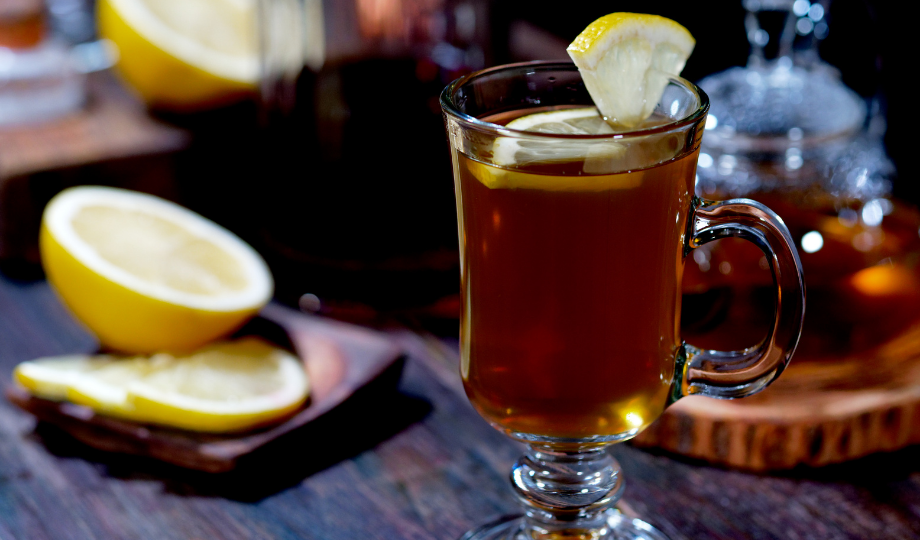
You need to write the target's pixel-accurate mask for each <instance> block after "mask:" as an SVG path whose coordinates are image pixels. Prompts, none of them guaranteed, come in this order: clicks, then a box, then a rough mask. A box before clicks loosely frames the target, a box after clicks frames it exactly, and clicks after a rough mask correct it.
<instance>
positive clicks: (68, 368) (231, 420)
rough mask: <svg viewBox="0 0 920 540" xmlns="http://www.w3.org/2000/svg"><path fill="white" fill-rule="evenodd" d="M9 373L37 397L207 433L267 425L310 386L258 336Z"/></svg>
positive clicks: (40, 364) (46, 361) (39, 363)
mask: <svg viewBox="0 0 920 540" xmlns="http://www.w3.org/2000/svg"><path fill="white" fill-rule="evenodd" d="M13 376H14V379H15V380H16V381H17V382H18V383H19V384H21V385H22V386H24V387H25V388H26V389H27V390H29V392H31V393H32V394H33V395H36V396H39V397H43V398H46V399H53V400H64V399H66V400H68V401H71V402H73V403H78V404H81V405H86V406H88V407H91V408H93V409H94V410H96V411H98V412H100V413H103V414H108V415H112V416H117V417H121V418H125V419H128V420H132V421H135V422H141V423H148V424H159V425H164V426H170V427H177V428H182V429H188V430H194V431H206V432H226V431H238V430H244V429H249V428H252V427H255V426H259V425H263V424H267V423H270V422H272V421H274V420H276V419H278V418H279V417H283V416H285V415H287V414H289V413H291V412H293V411H295V410H296V409H298V408H299V407H300V406H301V405H302V404H303V403H304V401H305V400H306V398H307V395H308V393H309V387H310V386H309V379H308V378H307V375H306V373H305V371H304V369H303V365H302V364H301V362H300V360H299V359H298V358H296V357H295V356H293V355H291V354H290V353H288V352H287V351H284V350H282V349H279V348H277V347H274V346H272V345H269V344H268V343H265V342H263V341H261V340H259V339H255V338H245V339H241V340H238V341H234V342H224V343H217V344H212V345H209V346H207V347H204V348H202V349H200V350H198V351H196V352H194V353H191V354H188V355H183V356H174V355H171V354H166V353H158V354H155V355H153V356H142V357H133V358H132V357H118V356H110V355H99V356H81V355H73V356H66V357H55V358H40V359H37V360H33V361H31V362H23V363H21V364H19V365H18V366H16V369H15V370H14V372H13Z"/></svg>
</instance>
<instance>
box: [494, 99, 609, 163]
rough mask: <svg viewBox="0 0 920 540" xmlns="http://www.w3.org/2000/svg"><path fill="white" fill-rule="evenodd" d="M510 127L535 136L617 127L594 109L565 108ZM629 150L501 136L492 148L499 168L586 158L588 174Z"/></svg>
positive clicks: (526, 118)
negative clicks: (501, 166) (608, 122)
mask: <svg viewBox="0 0 920 540" xmlns="http://www.w3.org/2000/svg"><path fill="white" fill-rule="evenodd" d="M506 127H509V128H511V129H517V130H520V131H531V132H535V133H552V134H562V135H602V134H613V133H614V131H613V128H612V127H610V125H609V124H607V122H605V121H604V119H603V118H602V117H601V116H600V115H599V114H598V112H597V109H596V108H594V107H581V108H577V109H561V110H558V111H549V112H542V113H535V114H528V115H527V116H522V117H520V118H516V119H514V120H512V121H511V122H508V124H507V125H506ZM624 150H625V149H624V148H623V146H622V145H620V144H617V143H616V142H613V141H598V142H586V141H582V140H578V141H566V140H563V139H547V140H541V139H538V138H533V139H527V138H516V137H499V138H498V139H496V140H495V143H494V144H493V145H492V159H493V161H494V162H495V164H496V165H503V166H509V165H524V164H527V163H533V162H552V161H569V160H573V159H579V158H583V159H585V172H589V173H590V172H593V171H592V169H600V167H598V165H600V164H599V163H597V162H598V161H603V160H607V159H610V158H615V157H618V156H621V155H622V154H623V151H624Z"/></svg>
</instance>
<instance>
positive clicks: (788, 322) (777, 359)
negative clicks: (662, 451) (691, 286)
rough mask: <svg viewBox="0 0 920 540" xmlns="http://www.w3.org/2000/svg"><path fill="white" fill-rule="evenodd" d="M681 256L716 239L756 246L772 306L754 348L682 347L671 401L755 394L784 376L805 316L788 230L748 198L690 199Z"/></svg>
mask: <svg viewBox="0 0 920 540" xmlns="http://www.w3.org/2000/svg"><path fill="white" fill-rule="evenodd" d="M687 236H688V241H687V247H686V252H685V254H686V253H689V252H690V250H692V249H694V248H697V247H699V246H701V245H703V244H707V243H709V242H712V241H714V240H718V239H720V238H729V237H734V238H743V239H745V240H748V241H750V242H753V243H754V244H756V245H757V246H758V247H759V248H760V249H761V251H763V254H764V256H765V257H766V258H767V262H768V263H769V265H770V271H771V273H772V274H773V285H774V287H775V289H776V304H775V306H774V312H773V325H772V326H771V328H770V330H769V332H768V333H767V336H766V337H765V338H764V340H763V341H761V342H760V344H759V345H756V346H754V347H750V348H747V349H742V350H738V351H714V350H701V349H698V348H696V347H694V346H692V345H689V344H687V343H684V344H683V346H682V347H681V350H680V352H679V353H678V355H677V359H676V362H677V365H676V369H675V376H674V382H673V384H672V386H671V403H673V402H675V401H677V400H678V399H680V398H682V397H684V396H689V395H694V394H698V395H702V396H710V397H715V398H722V399H734V398H741V397H745V396H749V395H751V394H756V393H757V392H759V391H761V390H763V389H764V388H766V387H767V385H769V384H770V383H771V382H773V381H774V380H775V379H776V378H777V377H779V374H780V373H782V372H783V370H784V369H785V368H786V366H787V365H788V364H789V360H790V359H791V358H792V353H793V352H795V348H796V345H798V342H799V335H800V334H801V332H802V321H803V318H804V315H805V281H804V278H803V276H802V262H801V261H800V260H799V254H798V251H796V249H795V243H794V242H793V240H792V235H790V234H789V229H787V228H786V225H785V224H784V223H783V220H782V219H780V217H779V216H778V215H776V213H775V212H773V211H772V210H770V209H769V208H767V207H766V206H764V205H762V204H760V203H759V202H757V201H752V200H750V199H731V200H727V201H722V202H713V201H706V200H702V199H699V198H696V197H694V200H693V208H692V210H691V218H690V223H689V231H688V235H687Z"/></svg>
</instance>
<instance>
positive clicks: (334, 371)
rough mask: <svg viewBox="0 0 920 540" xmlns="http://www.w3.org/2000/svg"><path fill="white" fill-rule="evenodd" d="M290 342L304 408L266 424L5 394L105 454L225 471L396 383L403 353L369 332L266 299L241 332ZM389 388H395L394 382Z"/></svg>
mask: <svg viewBox="0 0 920 540" xmlns="http://www.w3.org/2000/svg"><path fill="white" fill-rule="evenodd" d="M243 333H244V334H257V335H260V336H263V337H266V338H268V339H271V340H272V341H275V342H277V343H279V344H281V345H286V346H288V347H289V348H292V349H293V350H294V352H296V353H297V355H298V356H299V357H300V358H301V359H302V360H303V362H304V366H305V368H306V370H307V373H308V375H309V377H310V384H311V391H310V398H309V400H308V402H307V403H306V404H305V405H304V407H303V408H301V409H300V410H298V411H297V412H295V413H294V414H293V415H291V416H290V417H288V418H286V419H285V420H283V421H281V422H280V423H277V424H274V425H272V426H269V427H266V428H263V429H259V430H254V431H249V432H244V433H236V434H204V433H195V432H190V431H184V430H178V429H169V428H165V427H160V426H150V425H141V424H137V423H133V422H129V421H125V420H120V419H117V418H112V417H108V416H105V415H101V414H96V413H95V412H94V411H93V410H92V409H90V408H88V407H84V406H81V405H74V404H72V403H65V402H56V401H50V400H46V399H41V398H37V397H34V396H32V395H31V394H29V393H28V392H27V391H26V390H25V389H23V388H21V387H19V386H17V385H11V386H10V387H8V388H7V391H6V395H7V398H8V399H9V400H10V401H11V402H13V403H14V404H16V405H17V406H19V407H20V408H22V409H24V410H26V411H28V412H30V413H32V414H33V415H35V417H36V418H38V419H39V420H41V421H44V422H48V423H51V424H54V425H57V426H58V427H60V428H62V429H63V430H65V431H66V432H68V433H70V434H71V435H72V436H73V437H74V438H76V439H78V440H80V441H82V442H84V443H86V444H87V445H89V446H92V447H94V448H98V449H100V450H106V451H111V452H121V453H128V454H136V455H141V456H148V457H152V458H155V459H159V460H161V461H165V462H167V463H172V464H174V465H179V466H182V467H186V468H189V469H196V470H201V471H206V472H214V473H218V472H226V471H229V470H231V469H233V468H234V467H235V466H236V463H237V460H238V459H239V458H240V457H242V456H244V455H247V454H249V453H251V452H253V451H255V450H256V449H258V448H261V447H263V446H265V445H267V444H269V443H270V442H272V441H275V440H277V439H279V438H280V437H282V436H283V435H286V434H288V433H290V432H292V431H294V430H297V429H301V428H304V427H305V426H307V425H308V424H310V423H311V422H313V421H314V420H316V419H318V418H320V417H322V416H323V415H325V414H326V413H328V412H330V411H332V410H333V409H334V408H336V407H337V406H339V405H341V404H342V403H344V402H345V401H346V400H347V399H348V398H349V397H350V396H352V395H353V394H354V393H355V392H356V391H358V390H359V389H361V388H362V387H364V386H366V385H368V384H369V383H371V382H372V381H375V380H376V379H378V378H381V377H382V376H384V375H386V374H390V375H392V374H394V372H395V374H396V377H388V378H387V380H390V381H392V382H395V381H396V380H397V378H398V372H399V371H400V370H401V369H402V352H401V349H400V348H399V347H398V346H397V345H395V344H394V343H393V342H392V341H391V340H389V339H388V338H386V337H385V336H384V335H383V334H379V333H376V332H374V331H372V330H368V329H365V328H361V327H358V326H354V325H349V324H345V323H340V322H334V321H329V320H327V319H323V318H320V317H315V316H310V315H304V314H301V313H300V312H297V311H294V310H291V309H289V308H285V307H282V306H280V305H269V306H267V307H266V308H265V309H264V310H263V311H262V314H261V316H260V317H259V318H257V319H255V320H254V321H252V323H250V325H248V327H247V328H246V329H244V331H243ZM393 390H394V391H395V384H394V388H393Z"/></svg>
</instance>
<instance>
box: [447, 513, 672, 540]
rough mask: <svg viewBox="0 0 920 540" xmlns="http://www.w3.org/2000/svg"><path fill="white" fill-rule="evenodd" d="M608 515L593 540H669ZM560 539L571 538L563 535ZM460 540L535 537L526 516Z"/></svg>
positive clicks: (638, 524)
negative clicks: (603, 528) (604, 528)
mask: <svg viewBox="0 0 920 540" xmlns="http://www.w3.org/2000/svg"><path fill="white" fill-rule="evenodd" d="M606 513H607V531H606V532H605V533H599V534H598V535H597V536H592V537H591V538H592V540H669V539H668V537H667V536H665V534H664V533H662V532H661V531H659V530H658V529H656V528H655V527H653V526H651V525H649V524H648V523H646V522H644V521H642V520H641V519H631V518H628V517H626V516H624V515H623V514H622V513H621V512H619V511H618V510H608V511H607V512H606ZM549 538H552V537H551V536H550V537H549ZM560 538H570V537H569V536H565V535H564V533H563V534H562V535H560ZM459 540H533V537H532V536H530V535H529V534H528V532H527V530H526V522H525V517H524V516H504V517H501V518H499V519H497V520H495V521H493V522H491V523H487V524H485V525H483V526H481V527H477V528H475V529H473V530H471V531H469V532H468V533H466V534H464V535H463V536H461V537H460V539H459Z"/></svg>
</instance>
